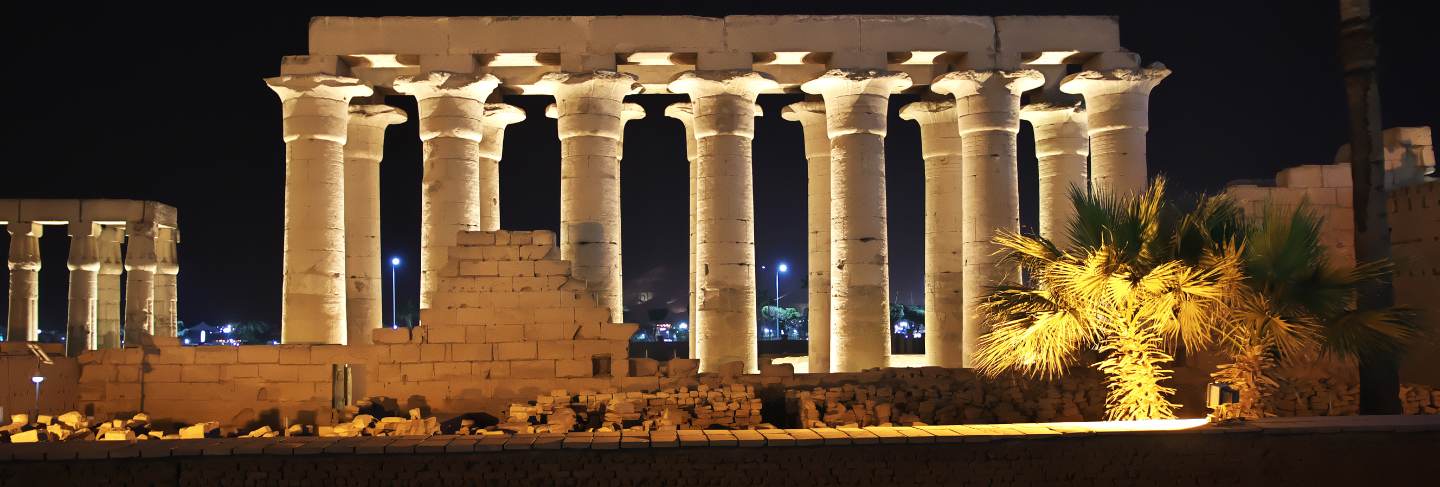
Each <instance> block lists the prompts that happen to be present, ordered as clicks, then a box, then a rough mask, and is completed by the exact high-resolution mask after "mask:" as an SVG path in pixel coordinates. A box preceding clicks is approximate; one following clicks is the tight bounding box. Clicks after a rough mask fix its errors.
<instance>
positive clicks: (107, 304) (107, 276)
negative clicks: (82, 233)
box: [95, 226, 125, 350]
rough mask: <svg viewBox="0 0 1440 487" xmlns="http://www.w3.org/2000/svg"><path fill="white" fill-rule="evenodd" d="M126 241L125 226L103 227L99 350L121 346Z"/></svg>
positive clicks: (99, 283) (97, 319)
mask: <svg viewBox="0 0 1440 487" xmlns="http://www.w3.org/2000/svg"><path fill="white" fill-rule="evenodd" d="M124 240H125V229H124V228H123V227H118V226H105V227H102V228H101V230H100V237H99V239H98V242H97V244H98V245H99V252H100V270H99V276H98V279H97V281H98V283H97V285H96V293H97V297H96V304H95V316H96V326H95V328H96V331H95V334H96V348H98V349H100V350H110V349H116V348H120V316H121V313H120V306H121V302H120V274H122V273H124V272H125V262H124V257H122V254H121V251H120V246H121V244H122V243H123V242H124Z"/></svg>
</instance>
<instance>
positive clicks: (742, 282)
mask: <svg viewBox="0 0 1440 487" xmlns="http://www.w3.org/2000/svg"><path fill="white" fill-rule="evenodd" d="M776 86H777V84H776V83H775V81H774V80H772V79H770V77H769V76H768V75H765V74H762V73H756V72H753V71H701V72H693V71H692V72H686V73H683V74H681V75H680V77H679V78H678V79H676V80H675V81H673V82H671V83H670V91H671V92H674V93H682V94H688V95H690V102H691V112H692V114H693V115H694V122H693V123H694V133H695V157H696V173H695V200H696V201H695V203H696V205H695V225H696V226H695V259H696V269H695V290H696V293H697V295H696V297H695V306H696V315H697V316H699V319H698V321H699V322H700V326H699V328H694V327H692V328H691V333H694V334H696V336H695V351H694V352H692V353H693V354H694V356H695V357H698V358H699V359H700V371H701V372H712V371H716V370H719V369H720V367H722V366H723V365H725V364H726V363H729V362H735V361H739V362H742V363H743V364H744V370H746V371H749V372H752V373H753V372H756V371H758V370H759V356H758V350H759V348H758V347H759V344H758V343H757V342H756V335H757V333H756V331H757V329H756V327H757V326H758V321H757V310H756V307H755V188H754V180H753V176H752V171H751V164H752V160H751V148H750V146H751V142H752V141H753V140H754V138H755V113H756V105H755V98H756V97H757V96H759V94H760V92H761V91H765V90H769V89H773V88H775V87H776Z"/></svg>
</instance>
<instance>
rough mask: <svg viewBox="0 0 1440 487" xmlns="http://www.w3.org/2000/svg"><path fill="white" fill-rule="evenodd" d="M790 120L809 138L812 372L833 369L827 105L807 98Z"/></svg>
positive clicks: (786, 113) (788, 112) (791, 110)
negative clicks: (831, 361)
mask: <svg viewBox="0 0 1440 487" xmlns="http://www.w3.org/2000/svg"><path fill="white" fill-rule="evenodd" d="M781 116H782V117H784V118H785V119H786V120H790V121H796V122H800V126H801V130H802V131H803V133H804V137H805V161H806V173H807V179H808V186H807V195H808V196H807V198H806V207H807V210H806V214H807V216H808V219H807V222H806V226H807V227H808V232H809V241H808V247H809V248H808V251H807V260H806V262H807V266H806V268H807V269H808V270H807V272H806V279H807V291H809V293H808V294H809V296H808V301H807V305H806V307H807V316H806V318H807V322H808V324H809V335H810V344H809V354H808V355H809V360H808V362H809V365H810V373H827V372H830V134H829V133H828V132H827V131H826V125H825V104H824V103H823V102H814V101H805V102H800V103H795V104H792V105H789V106H786V107H785V109H784V110H783V111H782V112H781Z"/></svg>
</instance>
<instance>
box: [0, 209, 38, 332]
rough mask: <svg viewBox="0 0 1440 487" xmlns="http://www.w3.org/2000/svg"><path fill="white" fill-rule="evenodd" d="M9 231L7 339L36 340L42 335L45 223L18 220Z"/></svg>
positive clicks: (8, 227)
mask: <svg viewBox="0 0 1440 487" xmlns="http://www.w3.org/2000/svg"><path fill="white" fill-rule="evenodd" d="M6 229H7V230H9V231H10V260H9V263H8V266H9V268H10V314H9V317H8V318H9V321H8V326H9V328H8V330H7V331H6V333H5V340H6V341H11V342H33V341H36V340H37V339H39V337H40V235H42V234H43V233H44V232H45V227H44V226H41V225H40V224H39V223H35V222H15V223H11V224H9V225H7V228H6Z"/></svg>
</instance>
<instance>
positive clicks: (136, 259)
mask: <svg viewBox="0 0 1440 487" xmlns="http://www.w3.org/2000/svg"><path fill="white" fill-rule="evenodd" d="M125 230H126V232H127V233H128V234H129V238H128V241H127V242H126V244H125V340H124V342H125V346H127V347H129V346H140V337H141V336H143V335H153V334H154V333H155V269H156V264H157V260H158V259H157V258H156V255H155V238H156V237H157V235H156V234H157V233H158V230H159V229H158V228H156V227H155V225H154V224H153V223H147V222H137V223H131V224H129V225H127V226H126V228H125Z"/></svg>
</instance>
